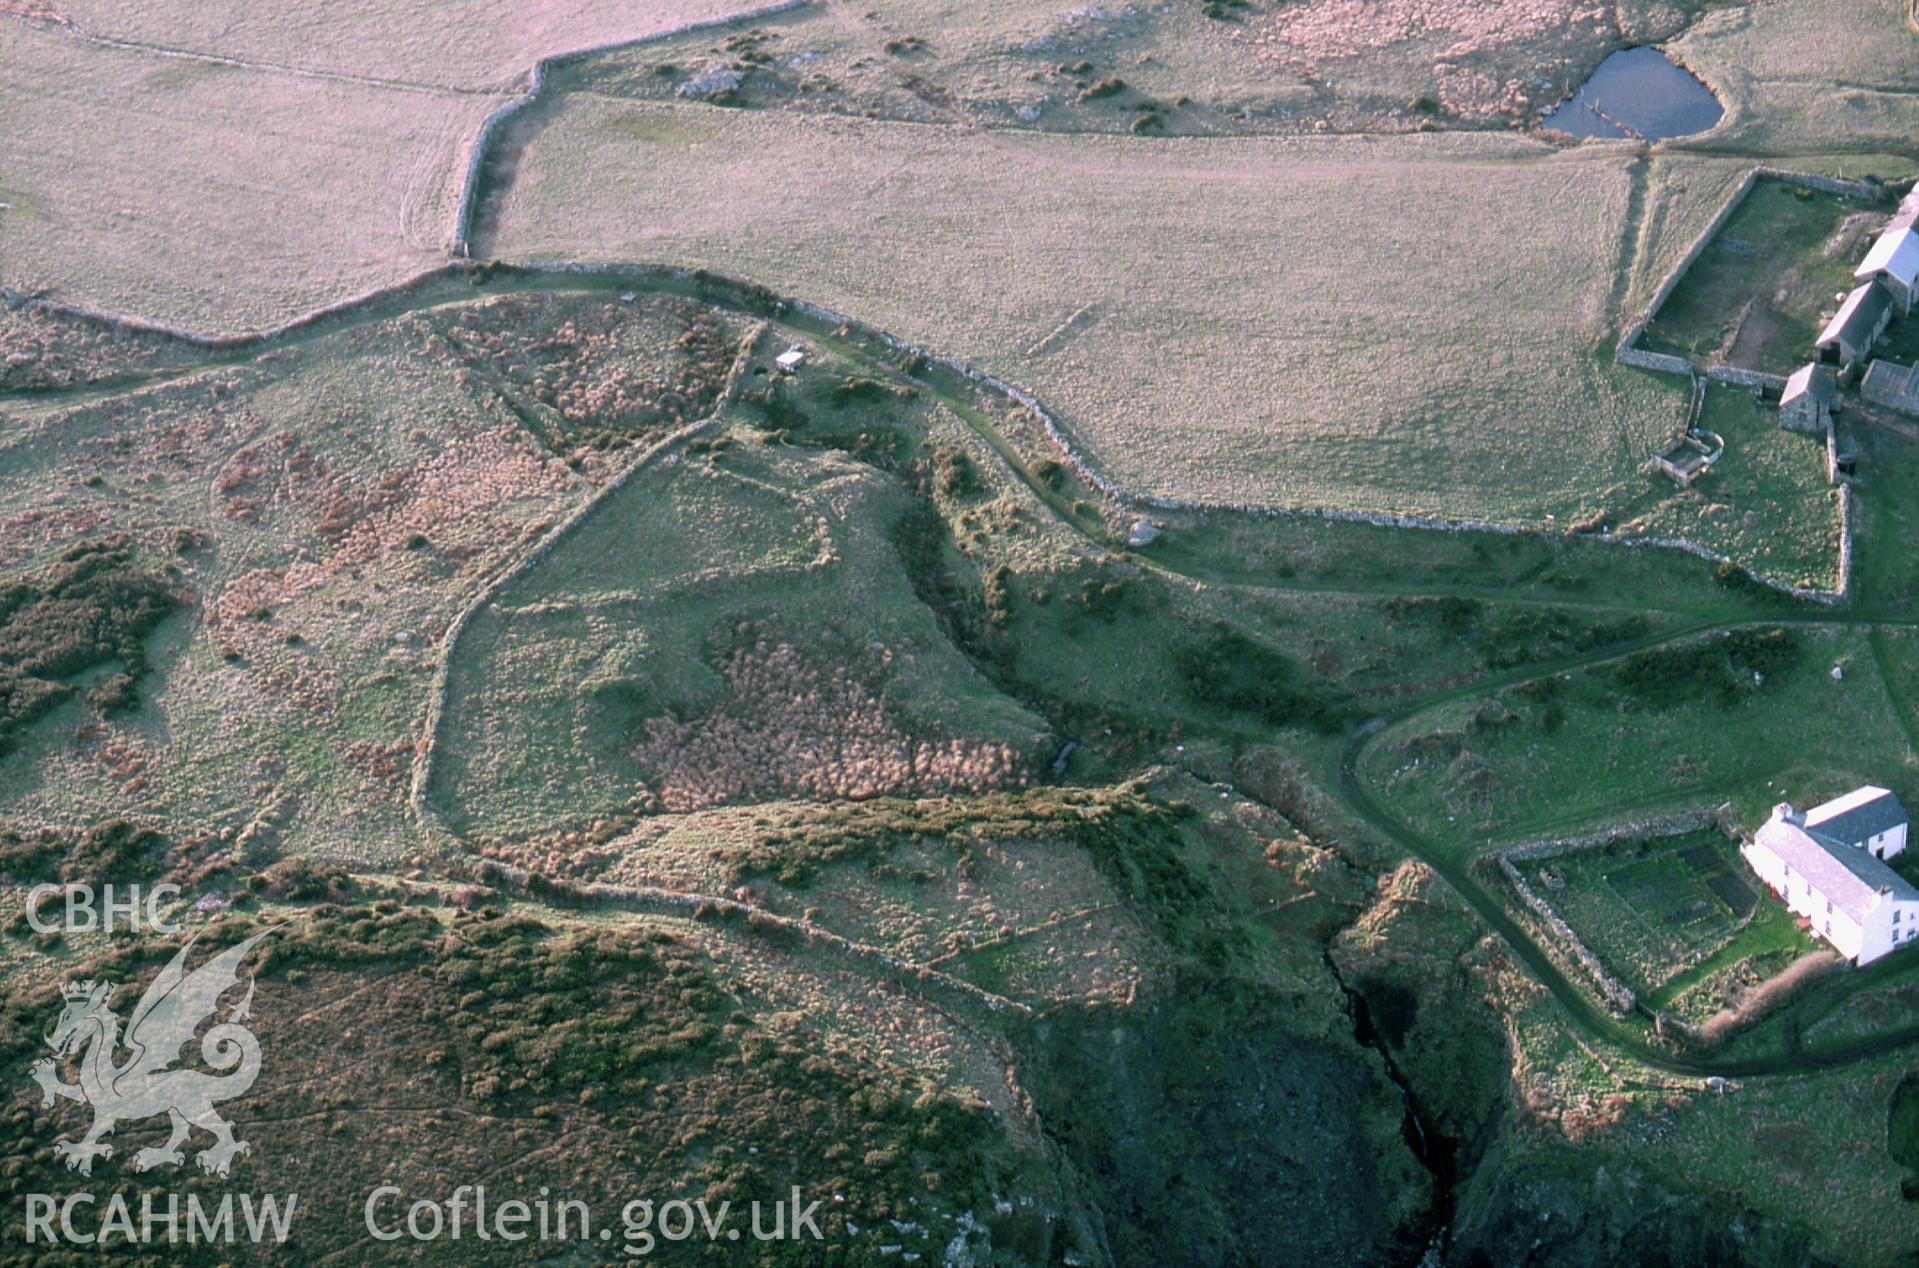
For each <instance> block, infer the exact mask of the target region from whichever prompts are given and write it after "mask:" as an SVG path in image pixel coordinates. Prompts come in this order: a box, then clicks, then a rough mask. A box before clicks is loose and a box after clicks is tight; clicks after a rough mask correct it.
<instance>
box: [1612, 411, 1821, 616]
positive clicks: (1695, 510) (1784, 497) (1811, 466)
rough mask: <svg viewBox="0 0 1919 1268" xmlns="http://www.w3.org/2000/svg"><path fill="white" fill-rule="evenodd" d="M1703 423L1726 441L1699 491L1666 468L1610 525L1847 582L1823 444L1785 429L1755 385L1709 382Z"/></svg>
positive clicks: (1809, 579) (1806, 576)
mask: <svg viewBox="0 0 1919 1268" xmlns="http://www.w3.org/2000/svg"><path fill="white" fill-rule="evenodd" d="M1700 425H1701V426H1703V427H1705V428H1707V429H1708V430H1711V431H1713V432H1716V433H1718V434H1719V435H1720V436H1721V437H1722V438H1724V440H1725V442H1726V452H1725V455H1724V456H1723V457H1722V458H1720V460H1719V462H1718V464H1717V465H1716V466H1714V467H1713V469H1712V472H1711V473H1710V474H1709V475H1707V476H1706V477H1705V478H1704V479H1702V480H1700V481H1699V482H1698V483H1697V484H1695V485H1693V487H1692V488H1690V489H1678V488H1675V487H1674V486H1673V483H1672V481H1671V480H1670V479H1668V478H1667V477H1666V476H1664V475H1649V476H1642V477H1640V478H1639V479H1637V480H1636V481H1633V482H1631V483H1629V484H1627V485H1625V486H1624V487H1622V488H1621V489H1620V490H1619V491H1618V494H1617V500H1616V501H1614V502H1613V503H1612V504H1611V505H1612V509H1611V518H1610V520H1609V523H1610V524H1611V526H1612V527H1614V528H1615V529H1616V530H1617V531H1618V532H1619V533H1621V534H1622V535H1625V536H1629V537H1637V536H1645V537H1682V538H1685V539H1687V540H1690V541H1694V542H1698V543H1699V544H1700V545H1702V546H1705V547H1707V548H1708V549H1711V550H1716V551H1718V552H1720V553H1721V554H1723V555H1726V556H1727V557H1729V558H1732V559H1736V560H1738V561H1739V563H1740V564H1741V565H1743V566H1745V567H1746V568H1749V569H1751V570H1752V571H1754V572H1757V573H1761V574H1763V575H1765V576H1768V577H1772V578H1775V579H1777V580H1780V581H1783V582H1786V583H1787V584H1789V585H1798V586H1805V587H1808V588H1812V589H1820V590H1830V589H1833V588H1834V587H1836V586H1837V585H1838V584H1839V500H1838V493H1837V491H1836V490H1835V489H1833V488H1832V487H1831V486H1830V485H1828V484H1827V483H1826V453H1825V447H1824V445H1823V443H1821V441H1823V437H1822V438H1820V439H1819V440H1815V439H1813V438H1812V437H1808V436H1803V435H1797V434H1794V433H1792V432H1787V431H1783V430H1781V428H1780V426H1779V411H1778V410H1776V409H1774V408H1772V407H1770V406H1764V405H1761V404H1759V403H1758V401H1757V400H1756V399H1755V397H1754V395H1753V393H1752V391H1751V390H1750V389H1746V388H1736V387H1720V386H1712V387H1708V388H1707V389H1706V403H1705V407H1704V408H1703V409H1702V410H1701V412H1700Z"/></svg>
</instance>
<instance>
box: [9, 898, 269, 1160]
mask: <svg viewBox="0 0 1919 1268" xmlns="http://www.w3.org/2000/svg"><path fill="white" fill-rule="evenodd" d="M272 932H273V930H271V929H267V930H263V931H262V932H260V933H256V934H254V935H253V936H252V937H251V938H248V939H247V940H246V941H245V942H242V943H240V944H239V945H238V946H234V947H229V948H228V949H227V950H225V951H222V952H221V953H220V954H218V955H216V956H214V957H213V958H212V959H210V960H208V961H207V962H206V963H205V964H202V965H201V966H200V967H199V968H197V969H194V970H193V971H192V972H188V971H187V952H189V951H190V950H192V949H193V944H194V942H195V941H196V940H197V939H198V936H199V935H197V934H196V935H194V937H192V938H189V939H187V942H186V945H184V946H182V947H181V948H180V950H179V952H178V954H176V955H175V956H174V957H173V959H172V961H170V962H169V963H168V964H167V966H166V967H165V968H164V969H162V970H160V972H159V974H158V975H157V976H156V977H155V978H154V979H153V982H152V983H151V984H150V985H149V986H148V987H147V989H146V993H145V994H144V995H142V996H141V997H140V1002H139V1004H138V1005H137V1006H135V1008H134V1010H133V1016H132V1017H130V1018H128V1019H127V1026H126V1035H125V1037H124V1039H123V1038H122V1036H121V1033H120V1019H119V1018H118V1017H116V1016H115V1015H114V1012H113V1007H112V1003H111V1001H112V999H113V992H114V987H115V985H116V984H115V983H112V982H74V983H69V984H68V985H66V986H63V987H62V988H61V990H60V993H61V996H62V997H63V998H64V999H65V1001H66V1007H65V1008H64V1009H63V1010H62V1012H61V1013H60V1020H59V1021H58V1022H56V1023H55V1024H54V1027H53V1033H52V1034H50V1035H48V1036H47V1045H48V1046H49V1047H51V1048H52V1049H53V1051H54V1053H55V1056H53V1057H42V1058H41V1059H40V1060H38V1061H36V1062H34V1064H33V1080H34V1082H36V1083H38V1084H39V1085H40V1091H41V1100H40V1103H41V1105H42V1106H48V1105H52V1104H53V1102H54V1099H55V1098H56V1097H59V1098H64V1099H66V1100H69V1101H83V1102H85V1103H86V1104H88V1105H91V1106H92V1107H93V1126H92V1127H91V1128H90V1129H89V1130H88V1131H87V1134H86V1136H85V1137H83V1138H82V1139H80V1140H77V1141H72V1140H65V1139H62V1140H61V1141H60V1142H59V1143H57V1144H56V1145H54V1152H55V1153H57V1154H58V1155H59V1156H60V1157H62V1158H65V1159H66V1162H67V1169H68V1170H70V1171H78V1172H79V1173H80V1174H81V1175H92V1174H93V1160H94V1159H95V1158H96V1157H106V1158H111V1157H112V1156H113V1146H112V1145H110V1144H108V1143H106V1141H105V1140H104V1137H105V1136H106V1135H107V1134H108V1133H109V1132H111V1131H112V1130H113V1129H114V1127H115V1126H117V1125H118V1124H120V1123H123V1122H132V1121H135V1120H138V1119H143V1118H152V1117H155V1116H156V1115H160V1114H165V1115H166V1116H167V1119H168V1121H169V1123H170V1124H171V1127H172V1134H171V1135H169V1136H168V1137H167V1143H166V1144H164V1145H161V1146H159V1147H158V1148H149V1149H142V1150H140V1152H138V1153H137V1154H135V1155H134V1156H133V1167H134V1170H136V1171H147V1170H150V1169H152V1168H154V1167H163V1166H165V1167H170V1166H178V1165H179V1164H180V1163H181V1162H183V1161H185V1158H186V1156H185V1154H183V1153H182V1152H181V1149H180V1146H181V1145H183V1144H185V1143H186V1140H187V1137H188V1136H189V1135H190V1134H191V1131H192V1129H193V1128H195V1127H198V1128H201V1129H203V1130H205V1131H208V1132H211V1133H212V1134H213V1137H214V1143H213V1144H212V1145H210V1146H208V1147H207V1148H205V1149H203V1150H201V1151H200V1152H199V1154H198V1155H197V1159H198V1161H199V1163H200V1167H201V1169H202V1170H204V1171H207V1172H209V1173H210V1174H213V1175H221V1176H223V1175H226V1174H227V1171H228V1169H229V1168H230V1167H232V1165H233V1159H234V1156H235V1155H236V1154H243V1153H246V1152H248V1147H247V1142H245V1141H244V1140H236V1139H234V1136H233V1125H232V1124H231V1123H229V1122H227V1121H226V1119H224V1118H222V1117H220V1115H219V1114H217V1113H215V1112H214V1109H213V1107H214V1106H215V1105H216V1104H218V1103H219V1102H221V1101H230V1100H233V1099H234V1098H235V1097H237V1096H241V1095H243V1094H244V1093H245V1092H246V1090H247V1089H248V1088H250V1087H252V1086H253V1081H254V1080H255V1079H256V1078H258V1077H259V1076H260V1041H259V1040H257V1039H255V1038H254V1037H253V1032H252V1031H250V1030H248V1029H247V1028H246V1027H245V1026H243V1025H241V1024H240V1023H241V1022H244V1021H247V1020H249V1019H250V1015H251V1010H252V1006H253V979H252V977H251V976H250V975H249V977H248V978H247V988H246V994H245V996H244V997H243V998H241V999H240V1000H239V1001H238V1002H237V1003H235V1004H234V1005H233V1006H232V1007H231V1008H230V1009H228V1011H227V1014H226V1016H225V1017H224V1018H222V1019H221V1020H219V1021H217V1022H216V1023H215V1024H214V1025H213V1026H211V1027H210V1028H209V1029H208V1030H207V1032H206V1034H205V1035H204V1036H203V1037H202V1038H201V1040H200V1057H201V1059H202V1060H203V1061H205V1062H206V1064H207V1065H208V1066H209V1067H211V1068H212V1069H213V1070H215V1071H217V1072H218V1073H215V1074H206V1073H203V1072H202V1071H199V1070H192V1069H174V1068H173V1066H174V1063H175V1062H177V1061H178V1060H179V1059H180V1050H181V1049H182V1048H184V1047H185V1046H186V1045H187V1044H189V1043H191V1042H192V1041H193V1037H194V1032H195V1031H197V1030H198V1029H199V1027H200V1024H201V1023H202V1022H203V1021H205V1020H207V1019H208V1018H209V1017H212V1016H213V1015H214V1014H215V1013H216V1012H217V1011H218V1009H219V1005H220V997H221V996H222V995H224V994H225V993H226V992H227V991H228V990H230V989H231V988H233V987H234V986H237V985H238V984H239V970H240V963H241V961H243V960H245V959H246V956H247V953H248V952H249V951H251V950H252V949H253V946H254V944H255V943H257V942H259V941H260V939H262V938H264V937H266V936H267V934H269V933H272ZM123 1048H124V1049H125V1050H126V1053H127V1056H126V1059H125V1060H124V1061H120V1062H119V1063H118V1064H116V1059H117V1058H118V1057H119V1055H120V1053H121V1050H122V1049H123ZM76 1053H80V1054H82V1055H81V1056H80V1060H79V1072H80V1081H79V1082H77V1083H63V1082H61V1081H60V1075H59V1072H58V1062H59V1061H64V1060H66V1059H67V1058H69V1057H72V1056H73V1055H74V1054H76Z"/></svg>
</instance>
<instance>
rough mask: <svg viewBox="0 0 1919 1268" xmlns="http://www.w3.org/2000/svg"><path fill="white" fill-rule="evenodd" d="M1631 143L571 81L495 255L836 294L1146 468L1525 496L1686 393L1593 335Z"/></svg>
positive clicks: (1121, 459)
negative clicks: (859, 106)
mask: <svg viewBox="0 0 1919 1268" xmlns="http://www.w3.org/2000/svg"><path fill="white" fill-rule="evenodd" d="M1628 165H1629V160H1628V159H1627V158H1625V157H1624V156H1612V157H1608V156H1604V155H1601V154H1597V153H1594V152H1586V153H1578V154H1572V155H1560V154H1557V153H1555V152H1554V151H1552V150H1551V149H1550V148H1548V147H1546V146H1543V145H1540V144H1537V143H1534V142H1529V141H1524V140H1520V139H1515V138H1509V137H1503V136H1502V137H1495V136H1478V135H1451V136H1434V137H1421V138H1400V139H1392V140H1379V139H1352V138H1345V139H1337V140H1333V139H1328V140H1317V141H1308V140H1287V141H1282V140H1227V139H1187V140H1165V141H1142V140H1139V139H1137V138H1132V137H1126V138H1119V137H1049V136H1022V135H1014V134H1008V133H987V134H981V133H977V132H959V131H952V130H948V129H945V128H936V127H930V126H922V125H912V124H898V123H886V122H873V121H860V120H851V119H841V118H834V117H828V116H817V115H811V116H809V115H797V114H791V113H784V112H768V111H757V112H737V111H724V110H716V109H712V108H709V107H704V106H663V105H656V104H649V103H641V102H623V101H612V100H606V99H603V98H598V97H593V96H589V95H585V94H574V95H569V96H566V97H563V98H561V99H559V101H558V102H557V104H556V105H555V106H554V107H552V111H551V114H550V117H548V118H546V119H545V120H544V122H543V124H542V128H541V130H540V132H539V133H538V136H537V138H535V139H534V140H533V141H532V143H531V144H530V145H529V146H528V148H527V151H526V153H525V154H524V155H523V157H522V160H521V167H520V175H519V177H518V179H517V180H516V181H515V183H514V184H513V186H512V188H511V189H510V190H509V191H508V193H507V195H506V197H505V199H504V203H503V206H502V208H501V211H500V215H499V221H498V232H497V235H496V236H495V237H494V239H493V240H492V241H491V243H490V244H487V243H482V245H481V249H483V250H492V251H494V252H496V253H497V254H499V255H502V256H504V257H507V258H558V259H620V258H655V259H664V260H667V261H672V262H677V263H682V264H689V265H707V266H712V267H715V268H722V269H725V270H727V271H730V272H737V273H743V274H746V275H748V276H751V277H754V278H756V279H758V280H761V281H764V282H766V283H767V284H769V285H772V286H775V287H778V288H780V289H782V290H785V291H788V292H790V293H794V294H797V295H800V296H803V297H805V298H808V299H811V300H814V301H816V302H821V303H825V304H828V305H831V306H833V307H835V308H838V309H840V310H841V311H845V312H849V313H851V314H854V315H856V316H859V317H861V318H863V319H866V320H869V321H872V322H874V323H876V324H878V325H880V326H882V327H885V328H888V329H890V330H892V331H894V332H895V333H897V334H900V335H903V336H906V337H908V338H910V339H913V340H915V341H917V342H920V343H922V344H924V345H925V346H927V347H929V348H932V349H933V350H935V351H939V352H944V353H950V354H953V355H958V356H961V357H965V358H968V359H971V360H973V361H975V362H976V363H977V364H979V365H981V366H982V367H984V368H986V369H988V370H991V371H993V372H996V373H999V374H1001V375H1004V376H1006V377H1009V378H1011V379H1014V380H1016V381H1019V382H1020V383H1022V384H1023V385H1024V386H1026V387H1028V388H1030V389H1032V390H1033V391H1035V392H1037V393H1038V394H1039V395H1040V396H1041V397H1042V398H1044V399H1045V400H1046V401H1047V402H1048V404H1049V405H1050V406H1052V407H1054V408H1056V409H1057V410H1058V411H1059V412H1060V413H1061V414H1062V415H1063V416H1064V418H1065V420H1066V421H1067V423H1068V424H1069V425H1070V426H1071V427H1072V428H1073V429H1074V430H1075V431H1076V432H1077V433H1078V435H1079V436H1080V437H1081V439H1082V440H1083V441H1084V442H1085V446H1086V448H1087V449H1088V450H1089V451H1090V454H1091V456H1092V458H1093V459H1094V461H1095V462H1097V463H1098V464H1100V465H1101V466H1102V467H1104V468H1105V469H1106V470H1107V471H1108V472H1109V473H1110V474H1111V475H1113V476H1114V477H1115V478H1117V479H1119V480H1120V481H1121V482H1122V483H1125V484H1127V485H1129V486H1131V487H1133V488H1135V489H1137V490H1140V491H1143V492H1149V493H1155V494H1167V495H1176V496H1183V497H1194V498H1205V499H1215V500H1235V501H1245V502H1261V503H1280V504H1303V505H1314V506H1337V507H1345V508H1351V509H1360V510H1376V511H1386V510H1391V511H1397V512H1429V513H1438V514H1453V515H1460V516H1473V517H1483V518H1490V519H1499V520H1508V521H1521V522H1530V523H1538V522H1542V521H1543V520H1545V519H1546V518H1547V517H1549V516H1558V517H1573V516H1576V515H1577V514H1579V513H1580V512H1582V511H1589V510H1590V509H1591V506H1590V503H1589V499H1590V498H1591V497H1592V496H1593V495H1594V494H1595V493H1597V492H1598V491H1600V490H1603V489H1605V488H1606V487H1607V486H1609V485H1611V484H1613V483H1615V482H1617V481H1618V480H1620V479H1623V478H1625V477H1627V476H1628V475H1630V474H1631V473H1632V472H1633V470H1634V469H1635V468H1636V467H1637V466H1638V464H1639V462H1640V461H1642V460H1643V458H1644V456H1645V454H1646V453H1648V452H1650V451H1651V449H1652V448H1654V447H1655V442H1656V441H1659V440H1663V438H1664V437H1666V436H1668V435H1669V434H1670V433H1672V432H1673V431H1675V430H1676V429H1677V427H1678V426H1679V424H1680V422H1681V420H1682V419H1683V415H1684V411H1685V404H1686V402H1685V398H1684V392H1683V390H1682V388H1681V387H1680V386H1677V385H1674V384H1672V383H1670V382H1666V381H1662V380H1660V379H1658V378H1657V377H1655V376H1650V375H1645V374H1640V373H1636V372H1631V371H1626V370H1622V369H1619V368H1617V367H1614V366H1613V365H1612V364H1611V363H1610V358H1609V357H1608V356H1607V355H1606V353H1607V352H1608V351H1609V341H1610V339H1611V337H1612V317H1613V314H1612V313H1611V311H1610V308H1611V296H1612V292H1613V290H1614V285H1615V283H1614V279H1615V276H1616V273H1617V270H1618V268H1619V267H1620V262H1621V255H1622V251H1623V249H1624V244H1623V241H1622V239H1623V236H1624V227H1625V219H1626V209H1627V203H1628V195H1629V188H1630V184H1631V178H1630V172H1629V166H1628ZM1462 190H1464V191H1467V192H1466V193H1465V194H1464V195H1463V196H1462V194H1461V191H1462ZM1414 208H1416V209H1417V214H1410V213H1409V209H1414ZM1222 259H1231V260H1233V261H1234V262H1235V265H1234V267H1233V268H1232V269H1230V270H1225V271H1222V270H1221V269H1220V268H1219V267H1218V262H1219V261H1220V260H1222ZM1436 260H1445V261H1448V264H1447V265H1446V266H1445V267H1443V268H1438V267H1435V266H1434V264H1433V261H1436ZM1569 441H1570V442H1573V443H1568V442H1569Z"/></svg>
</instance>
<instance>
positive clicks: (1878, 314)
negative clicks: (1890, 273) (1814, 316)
mask: <svg viewBox="0 0 1919 1268" xmlns="http://www.w3.org/2000/svg"><path fill="white" fill-rule="evenodd" d="M1891 311H1892V296H1891V295H1889V294H1887V293H1886V288H1885V287H1883V286H1881V285H1879V283H1877V282H1867V283H1865V284H1864V285H1863V286H1857V287H1854V288H1853V292H1852V294H1850V295H1848V296H1846V302H1845V303H1843V304H1841V305H1839V311H1838V312H1836V313H1834V314H1833V317H1832V320H1831V321H1829V322H1827V323H1826V328H1825V330H1824V331H1822V332H1820V335H1819V346H1820V347H1822V348H1823V347H1825V346H1826V345H1827V344H1829V343H1840V344H1844V345H1845V346H1847V347H1851V348H1864V347H1865V346H1866V345H1867V344H1868V343H1870V342H1871V341H1872V337H1873V336H1874V335H1875V334H1877V333H1878V331H1879V325H1880V323H1881V322H1882V321H1884V320H1885V318H1886V315H1887V314H1888V313H1890V312H1891Z"/></svg>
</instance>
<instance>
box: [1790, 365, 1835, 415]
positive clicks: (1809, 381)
mask: <svg viewBox="0 0 1919 1268" xmlns="http://www.w3.org/2000/svg"><path fill="white" fill-rule="evenodd" d="M1838 395H1839V384H1838V382H1837V381H1836V380H1835V379H1834V378H1833V377H1832V371H1831V370H1828V369H1827V368H1826V367H1825V366H1823V365H1819V364H1817V363H1815V362H1807V363H1806V364H1805V365H1802V366H1800V367H1799V368H1798V369H1797V370H1794V371H1793V372H1792V377H1791V378H1789V379H1787V380H1786V390H1785V391H1784V392H1783V393H1782V394H1781V395H1780V397H1779V403H1780V404H1781V405H1790V404H1792V402H1794V401H1796V400H1798V399H1799V398H1800V397H1801V396H1810V397H1811V398H1812V399H1813V400H1814V401H1815V402H1816V403H1818V404H1820V405H1830V404H1832V402H1833V398H1834V397H1836V396H1838Z"/></svg>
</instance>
